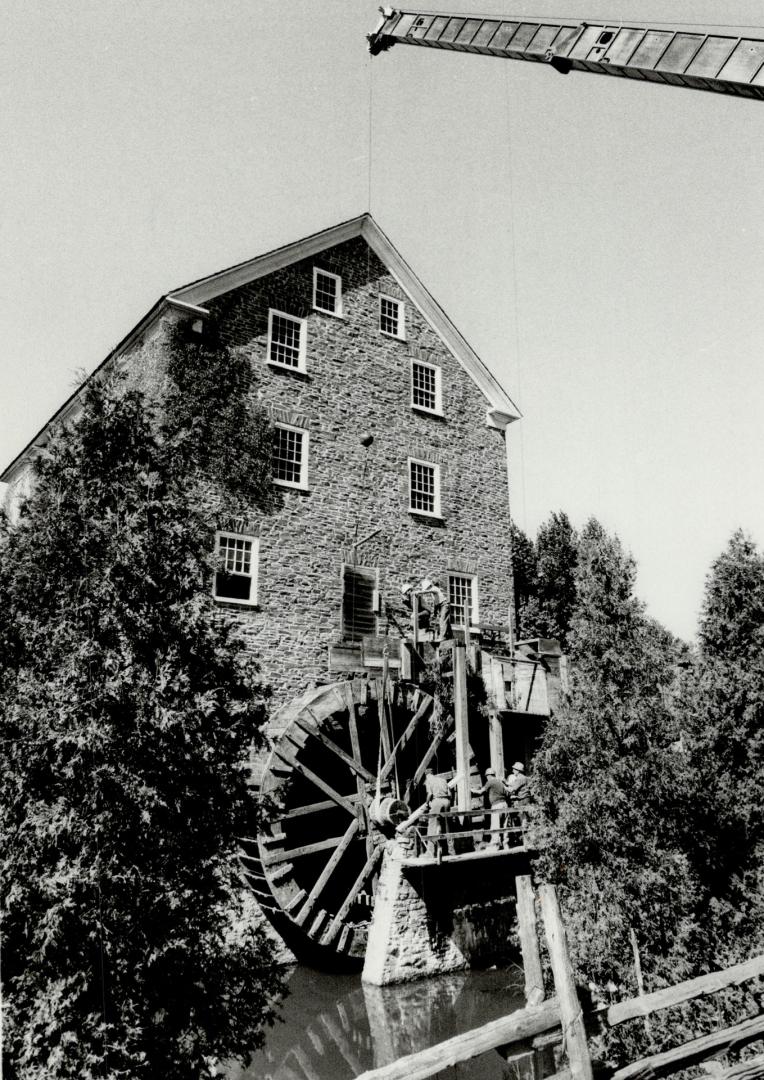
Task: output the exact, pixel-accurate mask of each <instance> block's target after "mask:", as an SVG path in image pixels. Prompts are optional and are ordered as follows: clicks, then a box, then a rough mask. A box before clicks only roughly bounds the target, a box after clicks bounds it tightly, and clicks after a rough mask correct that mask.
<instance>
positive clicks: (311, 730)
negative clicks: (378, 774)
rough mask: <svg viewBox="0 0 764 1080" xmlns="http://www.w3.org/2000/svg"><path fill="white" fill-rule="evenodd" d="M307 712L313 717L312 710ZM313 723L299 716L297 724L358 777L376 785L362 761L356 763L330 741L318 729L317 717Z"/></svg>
mask: <svg viewBox="0 0 764 1080" xmlns="http://www.w3.org/2000/svg"><path fill="white" fill-rule="evenodd" d="M305 711H306V712H307V713H310V715H311V716H313V714H312V713H311V712H310V709H308V708H306V710H305ZM313 721H314V723H310V721H308V720H306V719H305V718H304V717H303V716H298V717H297V720H296V721H295V722H296V723H297V724H298V725H299V727H300V728H301V729H302V730H303V731H304V732H305V733H306V734H307V735H311V736H312V737H313V738H314V739H317V740H318V741H319V742H320V743H321V744H322V746H325V747H326V749H327V750H331V752H332V753H333V754H336V755H337V757H338V758H340V760H341V761H344V762H345V764H346V765H347V767H348V768H349V769H351V770H352V772H354V773H356V774H357V775H358V776H361V777H363V779H364V780H366V781H368V783H370V784H372V783H374V779H375V778H374V776H373V774H372V773H370V772H369V770H368V769H366V768H364V766H363V765H362V764H361V762H360V760H359V761H356V759H355V758H353V757H351V755H350V754H348V753H347V751H345V750H343V749H342V747H341V746H338V745H337V743H336V742H335V741H334V740H333V739H330V738H329V736H328V735H324V733H323V731H320V730H319V729H318V721H317V720H316V718H315V717H313ZM359 753H360V752H359Z"/></svg>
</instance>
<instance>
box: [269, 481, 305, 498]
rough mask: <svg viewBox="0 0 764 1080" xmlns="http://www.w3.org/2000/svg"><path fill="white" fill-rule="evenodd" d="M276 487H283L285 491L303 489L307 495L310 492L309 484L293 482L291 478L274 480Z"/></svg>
mask: <svg viewBox="0 0 764 1080" xmlns="http://www.w3.org/2000/svg"><path fill="white" fill-rule="evenodd" d="M273 483H274V485H275V487H280V488H283V489H284V491H302V492H303V493H304V494H305V495H309V494H310V488H309V487H308V485H307V484H292V483H290V481H289V480H274V481H273Z"/></svg>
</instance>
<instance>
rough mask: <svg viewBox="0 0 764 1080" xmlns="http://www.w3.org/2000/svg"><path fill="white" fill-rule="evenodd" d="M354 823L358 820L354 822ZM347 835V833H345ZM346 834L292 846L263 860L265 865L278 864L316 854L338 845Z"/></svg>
mask: <svg viewBox="0 0 764 1080" xmlns="http://www.w3.org/2000/svg"><path fill="white" fill-rule="evenodd" d="M353 824H354V825H356V824H357V822H355V821H354V822H353ZM345 836H347V833H345ZM344 838H345V837H344V836H330V837H328V838H327V839H326V840H317V841H316V842H315V843H314V844H303V845H302V847H296V848H290V849H289V851H279V852H278V853H277V854H276V855H271V856H269V857H268V858H267V859H263V860H262V864H263V866H268V867H270V866H277V865H278V864H279V863H283V862H289V861H290V860H291V859H299V858H300V857H301V856H302V855H315V854H316V852H317V851H326V850H327V848H333V847H337V845H338V844H341V843H342V841H343V840H344Z"/></svg>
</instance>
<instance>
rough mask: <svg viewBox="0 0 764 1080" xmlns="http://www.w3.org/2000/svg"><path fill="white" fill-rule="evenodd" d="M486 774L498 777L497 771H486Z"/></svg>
mask: <svg viewBox="0 0 764 1080" xmlns="http://www.w3.org/2000/svg"><path fill="white" fill-rule="evenodd" d="M485 774H486V776H496V770H495V769H486V771H485Z"/></svg>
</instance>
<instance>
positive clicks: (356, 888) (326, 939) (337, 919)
mask: <svg viewBox="0 0 764 1080" xmlns="http://www.w3.org/2000/svg"><path fill="white" fill-rule="evenodd" d="M384 850H385V849H384V846H383V845H382V844H380V846H379V847H377V848H375V849H374V851H373V852H372V853H371V855H370V856H369V857H368V859H367V860H366V863H365V865H364V868H363V870H361V873H360V874H359V875H358V877H357V878H356V879H355V881H354V883H353V887H352V888H351V890H350V892H349V893H348V894H347V896H346V897H345V899H344V901H343V903H342V907H341V908H340V909H339V911H338V912H337V914H336V915H335V916H334V918H333V919H332V922H331V924H330V925H329V927H328V929H327V931H326V933H325V934H324V936H323V937H322V938H321V944H322V945H331V943H332V942H333V941H334V939H335V938H336V936H337V934H338V933H339V931H340V928H341V926H342V923H343V921H344V919H345V916H346V915H347V913H348V912H349V911H350V909H351V907H352V906H353V904H354V902H355V898H356V897H357V896H358V894H359V892H360V891H361V889H362V888H363V886H364V883H365V882H366V880H367V878H368V876H369V874H370V873H371V872H372V870H373V869H374V867H375V866H376V865H377V862H378V861H379V859H380V858H381V857H382V852H383V851H384Z"/></svg>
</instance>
